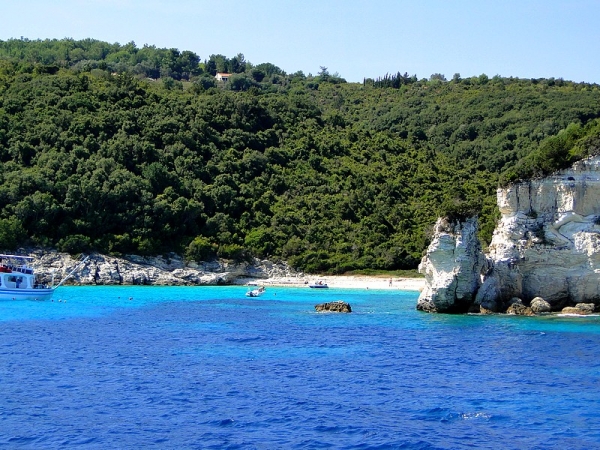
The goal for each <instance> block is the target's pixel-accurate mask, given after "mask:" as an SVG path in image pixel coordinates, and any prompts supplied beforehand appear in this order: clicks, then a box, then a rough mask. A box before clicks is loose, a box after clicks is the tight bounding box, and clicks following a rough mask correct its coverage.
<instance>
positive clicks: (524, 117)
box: [0, 39, 600, 273]
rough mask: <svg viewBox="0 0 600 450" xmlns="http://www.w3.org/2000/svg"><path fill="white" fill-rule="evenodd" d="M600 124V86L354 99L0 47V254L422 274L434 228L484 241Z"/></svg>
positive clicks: (294, 84) (201, 71) (598, 132)
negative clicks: (511, 199)
mask: <svg viewBox="0 0 600 450" xmlns="http://www.w3.org/2000/svg"><path fill="white" fill-rule="evenodd" d="M217 71H222V72H229V73H232V76H231V77H230V79H229V81H228V82H226V83H224V82H217V81H216V79H215V77H214V74H215V73H216V72H217ZM599 118H600V86H598V85H595V84H588V83H574V82H570V81H565V80H561V79H534V80H530V79H518V78H504V77H499V76H495V77H493V78H492V77H488V76H486V75H480V76H477V77H470V78H461V77H460V75H458V74H456V75H454V77H453V78H452V79H451V80H449V81H446V79H445V77H444V76H443V75H440V74H434V75H432V76H431V77H428V78H426V79H418V78H417V77H416V76H409V75H408V74H404V75H402V74H400V73H398V74H397V75H393V76H389V75H386V76H383V77H382V78H380V79H377V80H371V79H367V80H365V82H364V83H362V84H357V83H346V82H345V80H344V79H343V78H341V77H340V76H338V75H337V74H330V73H329V71H328V70H327V69H326V68H324V67H321V68H320V70H319V71H318V73H317V75H315V76H312V75H310V74H309V75H305V74H304V73H302V72H296V73H294V74H287V73H285V72H284V71H283V70H281V69H280V68H278V67H277V66H276V65H274V64H272V63H263V64H258V65H254V64H252V63H250V62H248V61H245V59H244V57H243V55H241V54H239V55H237V56H235V57H233V58H227V57H225V56H222V55H210V56H208V57H206V58H205V59H201V58H200V57H199V56H198V55H196V54H194V53H192V52H188V51H184V52H179V51H178V50H175V49H157V48H155V47H148V46H144V47H143V48H137V47H136V46H135V44H133V43H130V44H126V45H119V44H107V43H103V42H100V41H94V40H91V39H89V40H85V41H73V40H68V39H65V40H47V41H28V40H9V41H0V161H1V166H0V248H3V249H4V250H11V249H14V248H16V247H18V246H21V245H38V246H54V247H57V248H59V249H61V250H65V251H71V252H79V251H89V250H91V249H95V250H98V251H102V252H109V253H137V254H160V253H164V252H170V251H175V252H178V253H182V254H186V255H187V257H189V258H190V259H196V260H198V259H207V258H210V257H213V256H215V255H218V256H221V257H226V258H244V257H247V256H248V255H255V256H260V257H269V258H272V259H284V260H287V261H289V262H290V263H291V264H292V265H293V266H295V267H296V268H299V269H303V270H307V271H330V272H336V273H340V272H345V271H348V270H352V269H364V268H373V269H405V268H414V267H416V265H417V263H418V261H419V259H420V257H421V253H422V251H423V249H424V248H425V247H426V245H427V243H428V236H429V231H430V229H431V225H432V224H433V223H434V221H435V219H436V217H437V216H438V215H439V214H449V215H464V214H471V213H479V215H480V218H481V220H482V224H483V226H482V231H481V236H482V239H483V240H484V241H486V240H489V238H490V237H491V232H492V230H493V227H494V225H495V220H496V218H497V211H496V207H495V192H496V188H497V187H498V185H499V183H508V182H512V181H515V180H517V179H521V178H527V177H531V176H537V175H542V174H545V173H548V172H549V171H552V170H555V169H557V168H560V167H564V166H565V165H567V164H569V163H571V162H572V161H573V160H574V159H577V158H581V157H583V156H586V155H587V154H588V153H590V152H597V151H600V138H599V136H600V121H599V120H598V119H599ZM561 130H563V131H561Z"/></svg>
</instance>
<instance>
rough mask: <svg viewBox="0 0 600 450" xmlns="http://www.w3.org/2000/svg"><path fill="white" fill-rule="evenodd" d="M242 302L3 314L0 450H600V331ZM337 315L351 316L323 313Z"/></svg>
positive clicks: (376, 305) (135, 297) (559, 321)
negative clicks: (74, 449) (322, 311)
mask: <svg viewBox="0 0 600 450" xmlns="http://www.w3.org/2000/svg"><path fill="white" fill-rule="evenodd" d="M245 290H246V289H245V288H243V287H181V288H178V287H63V288H60V289H59V290H58V291H57V292H56V293H55V297H54V301H53V302H33V301H31V302H29V301H4V302H1V303H0V448H36V449H37V448H44V449H47V448H50V449H51V448H65V447H84V448H98V449H109V448H110V449H112V448H128V449H129V448H147V447H150V448H152V447H154V448H214V449H237V448H240V449H287V448H302V449H323V448H325V449H388V448H389V449H396V448H399V449H413V448H414V449H433V448H436V449H449V448H455V449H463V448H476V449H482V448H483V449H486V448H490V449H492V448H493V449H496V448H502V449H567V448H568V449H593V448H600V419H599V416H600V402H599V401H600V357H599V349H600V318H599V317H588V318H559V317H545V318H528V317H505V316H493V317H489V316H443V315H429V314H425V313H420V312H417V311H416V310H415V304H416V298H417V295H418V294H417V293H416V292H401V291H391V290H390V291H388V290H386V291H375V290H336V289H329V290H311V289H307V288H268V289H267V292H266V294H265V295H264V296H262V297H260V298H246V297H245V296H244V293H245ZM338 299H342V300H346V301H348V302H349V303H350V304H351V305H352V308H353V311H354V312H353V313H352V314H318V313H315V312H314V305H315V304H317V303H320V302H323V301H331V300H338ZM59 300H60V301H59Z"/></svg>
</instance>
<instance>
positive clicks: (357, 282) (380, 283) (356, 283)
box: [234, 275, 425, 292]
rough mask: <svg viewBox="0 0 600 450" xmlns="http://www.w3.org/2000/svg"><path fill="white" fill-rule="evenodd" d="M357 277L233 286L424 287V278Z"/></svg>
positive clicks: (244, 280) (262, 280)
mask: <svg viewBox="0 0 600 450" xmlns="http://www.w3.org/2000/svg"><path fill="white" fill-rule="evenodd" d="M391 280H392V282H391V285H390V278H389V277H374V276H359V275H325V276H316V275H305V276H298V277H294V276H290V277H271V278H266V279H265V278H238V279H237V280H236V281H235V283H234V284H241V285H248V284H250V285H258V286H277V287H284V286H289V287H303V286H307V287H308V285H309V284H312V283H315V282H317V281H322V282H323V283H325V284H327V285H328V286H329V287H330V288H336V289H385V290H400V291H418V292H420V291H421V290H423V288H424V287H425V278H401V277H392V278H391Z"/></svg>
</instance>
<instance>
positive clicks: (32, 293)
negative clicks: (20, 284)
mask: <svg viewBox="0 0 600 450" xmlns="http://www.w3.org/2000/svg"><path fill="white" fill-rule="evenodd" d="M52 294H54V289H0V300H40V301H43V300H50V299H51V298H52Z"/></svg>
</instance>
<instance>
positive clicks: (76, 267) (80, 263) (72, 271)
mask: <svg viewBox="0 0 600 450" xmlns="http://www.w3.org/2000/svg"><path fill="white" fill-rule="evenodd" d="M82 258H83V259H82ZM88 259H90V257H89V256H86V257H85V258H84V257H83V255H81V257H80V259H79V262H78V263H77V265H76V266H75V267H74V268H73V270H71V271H70V272H69V273H68V274H67V276H66V277H64V278H63V279H62V280H60V283H58V284H57V285H56V286H54V287H53V288H52V289H58V288H59V287H60V285H61V284H63V283H64V282H65V281H67V280H68V279H69V277H70V276H71V275H73V274H74V273H75V271H76V270H78V269H79V266H81V265H82V264H83V263H85V262H86V261H87V260H88ZM52 284H54V274H52Z"/></svg>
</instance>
